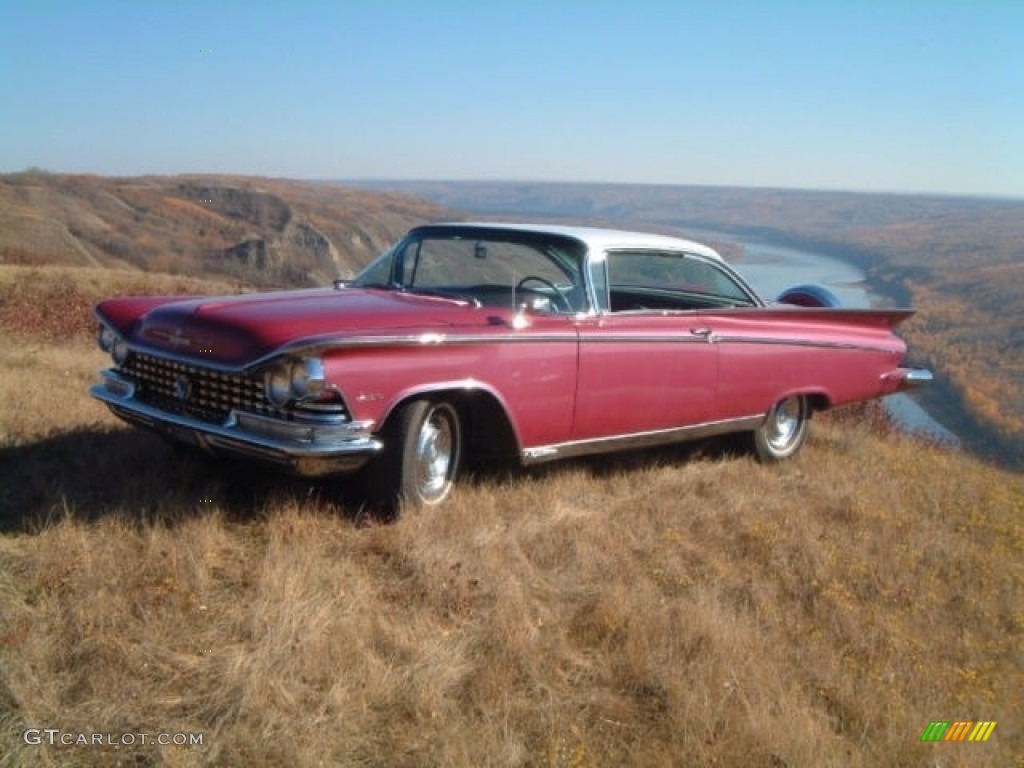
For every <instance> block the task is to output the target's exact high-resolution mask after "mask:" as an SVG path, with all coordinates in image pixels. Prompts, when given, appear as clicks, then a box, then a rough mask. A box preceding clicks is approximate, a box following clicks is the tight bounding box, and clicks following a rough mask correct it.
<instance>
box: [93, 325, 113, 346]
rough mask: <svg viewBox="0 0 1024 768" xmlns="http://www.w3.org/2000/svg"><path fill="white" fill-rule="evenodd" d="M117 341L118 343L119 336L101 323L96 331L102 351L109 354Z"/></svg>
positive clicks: (97, 341)
mask: <svg viewBox="0 0 1024 768" xmlns="http://www.w3.org/2000/svg"><path fill="white" fill-rule="evenodd" d="M115 341H117V334H116V333H114V332H113V331H112V330H110V329H109V328H108V327H107V326H105V325H103V324H102V323H101V324H100V327H99V328H97V329H96V343H97V344H99V345H100V349H102V350H103V351H104V352H109V351H110V350H112V349H113V348H114V342H115Z"/></svg>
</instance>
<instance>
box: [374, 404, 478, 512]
mask: <svg viewBox="0 0 1024 768" xmlns="http://www.w3.org/2000/svg"><path fill="white" fill-rule="evenodd" d="M384 439H385V445H384V454H383V455H382V456H380V457H379V458H378V459H377V462H376V464H377V466H376V468H375V469H376V471H375V472H372V473H371V477H372V482H373V484H374V485H375V486H376V488H374V492H375V495H377V496H378V497H383V498H384V499H386V500H387V501H388V502H389V504H391V505H393V506H394V511H396V512H397V511H398V505H399V504H400V503H401V502H403V501H404V502H405V503H406V504H408V505H409V506H411V507H414V508H420V507H431V506H435V505H437V504H440V503H441V502H442V501H444V500H445V499H446V498H447V497H448V495H449V494H450V493H451V490H452V487H453V486H454V484H455V476H456V474H457V473H458V469H459V461H460V459H461V458H462V428H461V425H460V422H459V414H458V411H457V410H456V409H455V407H454V406H453V405H452V404H451V403H448V402H444V401H439V402H433V401H430V400H413V401H411V402H409V403H405V404H404V405H402V406H400V407H399V410H398V412H397V413H395V414H394V416H393V417H392V419H390V422H389V426H388V428H387V429H386V430H385V434H384Z"/></svg>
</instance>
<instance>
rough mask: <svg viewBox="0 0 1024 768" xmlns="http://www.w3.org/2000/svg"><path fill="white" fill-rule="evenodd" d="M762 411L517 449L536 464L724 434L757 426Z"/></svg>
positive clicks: (762, 421)
mask: <svg viewBox="0 0 1024 768" xmlns="http://www.w3.org/2000/svg"><path fill="white" fill-rule="evenodd" d="M764 419H765V414H763V413H759V414H757V415H756V416H742V417H740V418H735V419H725V420H723V421H708V422H704V423H702V424H693V425H690V426H688V427H670V428H669V429H656V430H651V431H649V432H634V433H630V434H626V435H615V436H612V437H595V438H589V439H587V440H570V441H568V442H565V443H555V444H553V445H538V446H535V447H533V448H525V449H523V451H522V452H521V453H520V458H521V460H522V462H523V464H540V463H541V462H544V461H551V460H553V459H564V458H568V457H571V456H586V455H588V454H594V453H611V452H613V451H622V450H626V449H629V448H651V447H653V446H657V445H667V444H669V443H679V442H683V441H686V440H699V439H701V438H704V437H713V436H715V435H724V434H728V433H729V432H744V431H747V430H752V429H757V428H758V427H759V426H761V424H762V423H764Z"/></svg>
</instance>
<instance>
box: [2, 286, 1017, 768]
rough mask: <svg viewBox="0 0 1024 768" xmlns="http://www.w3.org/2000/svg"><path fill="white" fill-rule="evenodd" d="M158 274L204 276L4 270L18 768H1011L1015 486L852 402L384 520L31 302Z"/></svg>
mask: <svg viewBox="0 0 1024 768" xmlns="http://www.w3.org/2000/svg"><path fill="white" fill-rule="evenodd" d="M140 287H144V288H147V289H149V290H152V291H154V292H159V293H167V292H176V291H182V292H189V291H192V290H194V288H195V283H194V281H192V280H191V279H189V278H183V277H180V276H167V275H150V274H140V273H138V272H136V271H120V272H119V271H113V270H104V269H87V268H63V267H47V268H39V267H18V266H6V267H4V268H3V269H2V270H0V306H12V305H13V302H19V303H18V307H20V308H21V309H22V310H23V311H18V312H8V313H5V314H3V315H0V339H4V342H2V343H0V744H2V745H3V750H4V751H2V752H0V764H2V765H4V766H21V765H68V766H72V765H73V766H101V765H102V766H106V765H111V764H114V763H115V762H119V763H120V764H135V765H151V766H197V765H210V766H246V767H248V766H251V765H275V766H277V765H280V766H305V765H310V766H312V765H339V766H356V765H393V766H403V765H405V766H414V765H415V766H421V765H445V766H474V767H475V766H480V765H495V766H497V765H502V766H604V765H645V766H647V765H650V766H659V765H664V766H670V765H672V766H675V765H719V766H765V767H771V768H784V767H785V766H792V767H794V768H795V767H796V766H844V767H848V768H858V767H862V768H868V767H869V766H870V767H871V768H875V767H876V766H921V767H922V768H924V766H943V767H944V768H950V767H952V766H991V767H992V768H996V767H997V766H999V767H1001V766H1009V765H1021V764H1022V762H1021V761H1024V707H1022V704H1024V701H1022V694H1021V692H1022V691H1024V658H1022V656H1021V653H1020V648H1021V643H1022V639H1024V596H1022V595H1024V593H1022V587H1024V534H1022V527H1021V521H1022V516H1024V476H1022V475H1020V474H1015V473H1011V472H1007V471H1004V470H1000V469H998V468H996V467H994V466H991V465H986V464H984V463H980V462H978V461H976V460H974V459H971V458H970V457H968V456H965V455H961V454H957V453H953V452H950V451H948V450H945V449H942V448H939V447H935V446H931V445H928V444H924V443H920V442H916V441H913V440H911V439H909V438H907V437H903V436H900V435H896V434H889V433H887V432H886V430H885V429H884V428H883V427H879V426H872V425H871V423H869V422H866V421H864V420H862V419H859V418H857V415H856V414H851V415H850V417H849V418H847V419H846V420H836V419H825V420H818V421H816V423H815V424H814V426H813V430H812V437H811V440H810V442H809V444H808V445H807V446H806V448H805V451H804V453H803V454H802V455H801V456H800V457H799V458H798V459H797V460H796V461H794V462H791V463H787V464H783V465H779V466H773V467H767V466H761V465H759V464H756V463H755V462H753V461H752V460H751V459H750V458H749V457H748V456H747V455H746V454H743V453H735V452H733V451H732V450H731V448H730V447H729V444H728V443H725V444H704V445H702V446H697V447H691V448H679V449H672V450H662V451H650V452H641V453H636V454H629V455H625V456H621V457H614V458H608V457H604V458H600V459H591V460H586V461H576V462H569V463H562V464H555V465H549V466H547V467H544V468H540V469H538V470H532V471H525V470H519V469H515V468H512V469H509V470H507V471H504V470H495V471H493V472H488V473H482V474H481V475H479V476H478V477H477V478H475V479H474V480H472V481H470V482H467V483H465V484H463V485H462V486H460V488H459V489H458V492H457V494H456V495H455V497H454V498H453V500H452V502H451V503H450V504H447V505H446V506H444V507H443V508H441V509H438V510H435V511H433V512H431V513H429V514H422V515H407V516H405V517H403V518H402V519H400V520H399V521H398V522H397V523H395V524H393V525H378V524H376V523H375V522H374V521H373V520H372V519H367V517H366V515H365V514H364V513H363V511H362V509H361V506H360V497H359V492H358V489H357V488H354V487H352V486H350V485H347V484H344V483H316V484H313V483H308V482H303V481H296V480H289V479H285V478H279V477H275V476H273V475H270V474H267V473H262V472H261V473H259V474H256V473H253V472H251V471H250V470H249V469H248V468H247V467H244V466H242V467H235V466H233V465H218V466H207V465H205V464H203V463H199V462H196V461H185V462H181V461H180V460H178V459H177V458H175V456H174V454H173V453H172V451H171V450H170V449H169V448H167V447H165V446H164V445H163V444H162V443H161V442H160V441H159V440H158V439H157V438H155V437H152V436H150V435H147V434H144V433H141V432H139V431H136V430H132V429H130V428H128V427H126V426H125V425H123V424H121V423H120V422H118V421H117V420H116V419H114V418H113V417H112V416H111V415H110V414H109V413H107V411H106V410H105V409H104V408H103V407H102V406H101V405H99V404H98V403H96V402H93V401H91V400H90V399H89V398H88V396H87V395H86V389H87V387H88V386H89V384H90V383H91V382H92V381H93V380H94V379H95V375H96V374H95V371H96V369H97V368H100V367H102V366H103V365H104V363H105V356H104V355H103V354H102V353H100V352H99V351H98V350H97V349H95V348H94V345H93V343H92V340H91V338H90V337H91V327H90V325H91V324H88V323H84V324H82V325H81V326H76V325H74V324H73V323H72V325H71V326H68V325H65V323H66V322H67V321H66V320H65V317H66V315H67V314H69V313H57V312H53V313H46V312H42V313H37V314H36V315H32V316H31V322H28V321H26V319H25V318H26V314H25V312H27V311H28V310H29V309H30V308H31V307H32V306H33V305H34V304H39V303H41V302H42V301H43V300H44V299H45V298H46V297H52V296H59V297H61V298H62V299H63V300H64V301H65V302H66V306H68V307H72V308H74V307H78V306H79V305H81V304H86V305H87V304H88V303H89V302H90V301H91V300H92V298H93V297H94V295H98V294H103V293H112V292H115V289H117V290H118V291H120V290H125V291H129V292H135V291H136V290H137V289H139V288H140ZM234 287H236V286H234V285H233V284H230V283H228V284H224V285H218V286H214V288H216V289H217V290H222V289H223V290H231V289H233V288H234ZM70 314H72V315H77V310H75V311H73V312H71V313H70ZM74 322H78V321H74ZM933 720H994V721H996V722H997V723H998V724H997V727H996V728H995V730H994V732H993V734H992V736H991V738H990V739H989V741H987V742H985V743H970V742H965V743H955V744H954V743H948V742H945V743H943V742H940V743H936V744H926V743H922V741H921V735H922V733H923V732H924V730H925V728H926V727H927V726H928V724H929V722H930V721H933ZM29 728H38V729H46V728H56V729H60V731H61V732H62V733H70V734H72V735H74V734H79V733H84V734H92V733H102V734H106V735H108V736H107V737H105V740H110V739H111V738H112V739H113V740H114V741H115V742H120V743H121V744H120V746H112V745H110V744H102V745H92V746H83V745H75V744H71V745H65V746H62V745H60V744H57V745H54V746H50V745H48V744H47V743H45V741H44V743H43V744H41V745H35V744H30V743H26V741H25V739H24V738H23V734H24V733H25V731H26V729H29ZM141 733H147V734H150V735H151V737H152V738H153V739H155V738H156V735H157V734H161V733H166V734H192V735H199V736H200V737H201V739H202V743H201V744H192V745H181V746H175V745H173V744H172V745H168V746H160V745H154V744H153V743H152V741H151V742H150V743H148V744H145V745H144V744H142V743H141V742H140V741H139V737H138V736H137V734H141ZM125 734H128V735H130V736H131V738H132V740H133V741H134V743H129V744H125V743H123V742H124V741H127V739H126V738H125V736H124V735H125ZM42 738H43V739H45V738H46V736H45V735H42Z"/></svg>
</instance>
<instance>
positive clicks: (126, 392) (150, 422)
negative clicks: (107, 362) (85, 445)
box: [89, 370, 383, 477]
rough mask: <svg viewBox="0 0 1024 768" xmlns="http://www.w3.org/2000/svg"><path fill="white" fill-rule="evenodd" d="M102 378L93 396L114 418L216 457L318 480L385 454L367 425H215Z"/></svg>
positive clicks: (243, 420)
mask: <svg viewBox="0 0 1024 768" xmlns="http://www.w3.org/2000/svg"><path fill="white" fill-rule="evenodd" d="M101 375H102V377H103V382H102V383H100V384H97V385H96V386H94V387H92V388H91V389H90V390H89V394H90V395H92V396H93V397H95V398H96V399H97V400H99V401H101V402H103V403H105V404H106V405H107V407H108V408H110V410H111V411H112V412H113V413H114V415H116V416H118V417H119V418H121V419H123V420H125V421H127V422H128V423H130V424H134V425H136V426H140V427H145V428H147V429H151V430H153V431H155V432H158V433H159V434H161V435H164V436H165V437H169V438H171V439H173V440H175V441H177V442H180V443H184V444H186V445H191V446H194V447H196V448H199V449H201V450H203V451H205V452H207V453H209V454H211V455H223V456H236V457H242V458H247V459H256V460H260V461H264V462H267V463H270V464H273V465H276V466H279V467H281V468H283V469H286V470H289V471H291V472H294V473H296V474H299V475H304V476H307V477H315V476H319V475H329V474H335V473H341V472H353V471H355V470H357V469H359V468H360V467H362V466H363V465H364V464H366V462H367V461H369V460H370V459H371V458H373V457H374V456H375V455H376V454H377V453H379V452H380V450H381V448H383V444H382V443H381V442H380V441H379V440H378V439H377V438H375V437H373V435H371V434H370V432H369V424H368V423H366V422H342V423H328V424H322V423H305V422H298V421H295V422H291V421H284V420H282V419H272V418H268V417H266V416H259V415H256V414H253V413H246V412H244V411H238V410H233V411H231V413H230V416H229V417H228V418H227V420H226V421H225V422H224V423H223V424H211V423H208V422H205V421H201V420H199V419H195V418H192V417H190V416H187V415H183V414H178V413H168V412H167V411H164V410H161V409H159V408H155V407H153V406H151V405H148V404H146V403H143V402H140V401H139V400H138V399H136V397H135V384H134V383H133V382H131V381H129V380H127V379H125V378H124V377H122V376H119V375H117V373H116V372H115V371H110V370H108V371H102V372H101Z"/></svg>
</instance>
